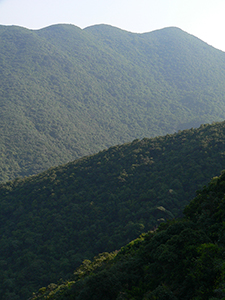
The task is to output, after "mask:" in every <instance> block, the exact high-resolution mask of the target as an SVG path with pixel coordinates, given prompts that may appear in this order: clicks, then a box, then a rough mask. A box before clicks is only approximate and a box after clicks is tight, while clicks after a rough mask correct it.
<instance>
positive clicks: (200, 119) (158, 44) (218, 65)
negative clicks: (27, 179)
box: [0, 25, 225, 181]
mask: <svg viewBox="0 0 225 300" xmlns="http://www.w3.org/2000/svg"><path fill="white" fill-rule="evenodd" d="M0 70H1V72H0V106H1V110H0V130H1V132H0V133H1V141H0V149H1V157H0V181H6V180H8V179H13V178H15V177H24V176H28V175H31V174H36V173H39V172H41V171H43V170H46V169H48V168H49V167H51V166H56V165H59V164H62V163H66V162H68V161H72V160H74V159H76V158H78V157H82V156H84V155H89V154H91V153H96V152H97V151H99V150H102V149H105V148H108V147H110V146H112V145H116V144H122V143H124V142H130V141H132V140H133V139H136V138H139V139H142V138H143V137H153V136H158V135H164V134H166V133H173V132H175V131H177V130H180V129H185V128H191V127H197V126H199V125H200V124H202V123H211V122H213V121H223V120H224V119H225V102H224V94H225V53H223V52H222V51H219V50H216V49H214V48H213V47H211V46H209V45H207V44H206V43H204V42H202V41H201V40H199V39H197V38H196V37H194V36H192V35H190V34H188V33H186V32H184V31H182V30H180V29H178V28H174V27H170V28H165V29H161V30H157V31H153V32H150V33H145V34H135V33H130V32H126V31H123V30H120V29H118V28H114V27H112V26H108V25H96V26H91V27H88V28H85V29H83V30H81V29H80V28H78V27H76V26H73V25H53V26H50V27H47V28H43V29H41V30H28V29H25V28H21V27H17V26H0Z"/></svg>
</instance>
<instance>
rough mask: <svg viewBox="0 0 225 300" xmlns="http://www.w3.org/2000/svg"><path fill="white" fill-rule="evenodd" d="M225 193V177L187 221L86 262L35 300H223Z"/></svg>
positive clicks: (204, 193)
mask: <svg viewBox="0 0 225 300" xmlns="http://www.w3.org/2000/svg"><path fill="white" fill-rule="evenodd" d="M224 193H225V173H224V172H223V173H222V175H221V176H220V177H215V178H213V179H212V180H211V182H210V183H209V185H208V186H207V187H204V188H203V189H201V190H200V191H199V192H198V194H197V197H196V198H195V199H193V200H192V201H191V203H190V205H188V206H187V207H186V208H185V210H184V213H185V217H184V218H183V219H180V220H179V221H170V222H167V223H164V224H161V226H160V227H159V228H158V229H157V231H155V232H153V231H151V232H148V233H147V234H143V235H141V236H140V238H138V239H136V240H134V241H132V242H131V243H129V244H128V245H126V246H125V247H123V248H121V250H120V251H117V252H114V253H110V254H109V253H102V254H100V255H98V256H96V257H95V259H94V260H93V262H91V261H87V260H86V261H84V262H83V264H82V265H81V266H80V267H79V268H78V269H77V270H76V271H75V273H74V276H73V277H72V278H71V280H70V281H67V282H64V283H63V282H61V283H60V284H58V285H56V284H51V285H49V286H48V287H47V288H44V287H43V288H40V289H39V292H38V293H37V294H36V295H35V296H33V297H32V299H33V300H34V299H35V300H37V299H39V300H40V299H46V297H48V298H47V299H50V300H65V299H67V300H70V299H71V300H72V299H73V300H78V299H79V300H81V299H82V300H94V299H101V300H114V299H115V300H116V299H121V300H122V299H124V300H125V299H126V300H127V299H135V300H139V299H140V300H148V299H151V300H157V299H158V300H164V299H165V300H197V299H207V300H208V299H211V300H219V299H220V300H221V299H224V298H225V285H224V276H225V271H224V250H225V239H224V236H225V229H224V222H223V220H224V217H225V210H224V208H225V199H224Z"/></svg>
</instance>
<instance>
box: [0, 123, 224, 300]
mask: <svg viewBox="0 0 225 300" xmlns="http://www.w3.org/2000/svg"><path fill="white" fill-rule="evenodd" d="M224 166H225V122H221V123H214V124H212V125H201V126H200V127H199V128H197V129H193V128H192V129H189V130H184V131H179V132H177V133H175V134H167V135H165V136H160V137H155V138H151V139H148V138H144V139H142V140H137V139H136V140H134V141H133V142H131V143H126V144H123V145H118V146H113V147H110V148H109V149H107V150H103V151H100V152H99V153H97V154H95V155H91V156H86V157H83V158H81V159H78V160H75V161H73V162H70V163H67V164H65V165H61V166H58V167H54V168H53V167H52V168H50V169H48V170H47V171H45V172H42V173H40V174H38V175H35V176H34V175H33V176H29V177H26V178H17V179H15V180H13V181H8V182H6V183H2V184H1V185H0V257H1V260H0V263H1V273H0V282H1V283H2V285H0V298H1V299H2V300H8V299H11V300H24V299H27V298H29V297H30V296H31V295H32V292H35V291H37V290H38V288H40V287H44V286H48V285H49V284H50V283H52V282H56V283H57V281H58V280H59V279H60V278H62V279H63V280H66V279H69V278H70V277H71V275H72V273H73V271H74V270H75V269H76V268H77V267H79V265H80V264H81V263H82V261H84V260H90V259H93V257H94V256H96V255H97V254H98V253H103V252H112V251H116V250H119V249H120V248H121V247H123V246H124V245H126V244H127V243H129V242H130V241H132V240H134V239H135V238H137V237H138V236H139V235H141V234H142V233H144V232H148V231H149V230H155V229H156V228H157V227H158V226H159V225H160V224H161V223H162V222H163V221H166V220H173V219H174V218H177V217H182V211H183V209H184V207H185V206H186V205H187V204H188V203H189V202H190V200H191V199H192V198H193V197H194V196H195V192H196V190H199V189H200V188H202V187H203V186H204V185H205V184H207V183H208V182H209V180H210V179H211V178H212V177H214V176H216V175H218V174H220V172H221V170H223V169H224ZM190 207H194V206H190ZM199 209H200V208H197V207H196V214H198V213H199V214H200V212H199ZM206 216H207V215H206ZM196 218H197V217H196ZM206 225H207V224H206ZM206 225H205V226H206ZM161 226H162V225H161ZM185 226H186V225H185ZM188 226H189V225H188ZM190 226H192V225H190ZM193 226H194V225H193ZM202 226H203V225H202ZM160 228H162V227H160ZM188 228H189V227H187V229H188ZM192 229H193V227H190V230H192ZM188 230H189V229H188ZM193 230H194V229H193ZM163 232H164V231H163ZM193 234H195V233H193ZM197 237H198V235H197ZM197 237H196V239H197ZM171 238H172V237H171ZM199 241H202V240H201V239H200V240H199ZM205 241H208V240H207V239H206V240H205ZM168 243H170V242H168ZM203 243H204V242H203ZM163 247H164V246H162V249H163ZM171 247H172V246H171ZM190 247H191V246H190ZM171 249H172V248H171ZM132 251H133V250H132ZM171 251H172V250H171ZM210 251H211V250H210ZM119 253H122V252H121V251H120V252H119ZM165 255H166V254H165ZM109 257H111V256H109ZM107 259H108V258H107ZM131 259H132V258H131ZM124 263H125V262H124ZM181 263H182V262H181ZM128 265H129V264H128ZM181 267H183V265H180V268H181ZM157 268H158V267H157ZM163 268H164V267H163ZM165 268H166V266H165ZM160 272H161V271H160ZM168 272H169V269H168ZM160 274H161V273H159V277H160V276H161V275H160ZM165 274H167V273H165ZM107 276H108V275H107ZM138 276H139V275H138ZM149 276H151V275H149ZM174 276H175V275H174ZM176 276H177V275H176ZM160 278H161V277H160ZM85 280H86V279H85ZM90 280H91V279H90ZM160 280H161V279H160ZM82 282H83V281H82ZM122 282H123V281H122ZM163 283H165V284H166V286H167V283H166V281H165V282H164V281H163ZM82 284H83V283H82ZM156 284H157V286H158V281H157V282H156V283H154V284H153V286H152V287H151V289H153V287H154V288H156ZM125 286H126V284H125ZM169 286H170V283H169ZM138 288H139V287H138ZM144 289H145V288H144ZM100 298H101V297H100ZM80 299H82V297H81V298H80ZM84 299H85V298H84ZM93 299H94V298H93ZM96 299H97V298H96ZM98 299H99V298H98ZM113 299H114V298H113ZM137 299H138V298H137ZM184 299H185V298H184Z"/></svg>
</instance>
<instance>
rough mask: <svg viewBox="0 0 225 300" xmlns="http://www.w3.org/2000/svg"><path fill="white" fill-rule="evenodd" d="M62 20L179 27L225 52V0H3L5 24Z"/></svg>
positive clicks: (144, 28) (33, 25) (34, 25)
mask: <svg viewBox="0 0 225 300" xmlns="http://www.w3.org/2000/svg"><path fill="white" fill-rule="evenodd" d="M58 23H69V24H74V25H76V26H78V27H80V28H84V27H87V26H90V25H94V24H102V23H104V24H110V25H113V26H116V27H119V28H122V29H125V30H127V31H132V32H140V33H142V32H149V31H152V30H155V29H160V28H164V27H168V26H176V27H179V28H181V29H183V30H184V31H187V32H188V33H191V34H193V35H195V36H197V37H198V38H200V39H201V40H203V41H205V42H207V43H208V44H210V45H212V46H214V47H216V48H218V49H220V50H223V51H225V0H0V24H1V25H19V26H23V27H26V28H30V29H39V28H43V27H46V26H49V25H52V24H58Z"/></svg>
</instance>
